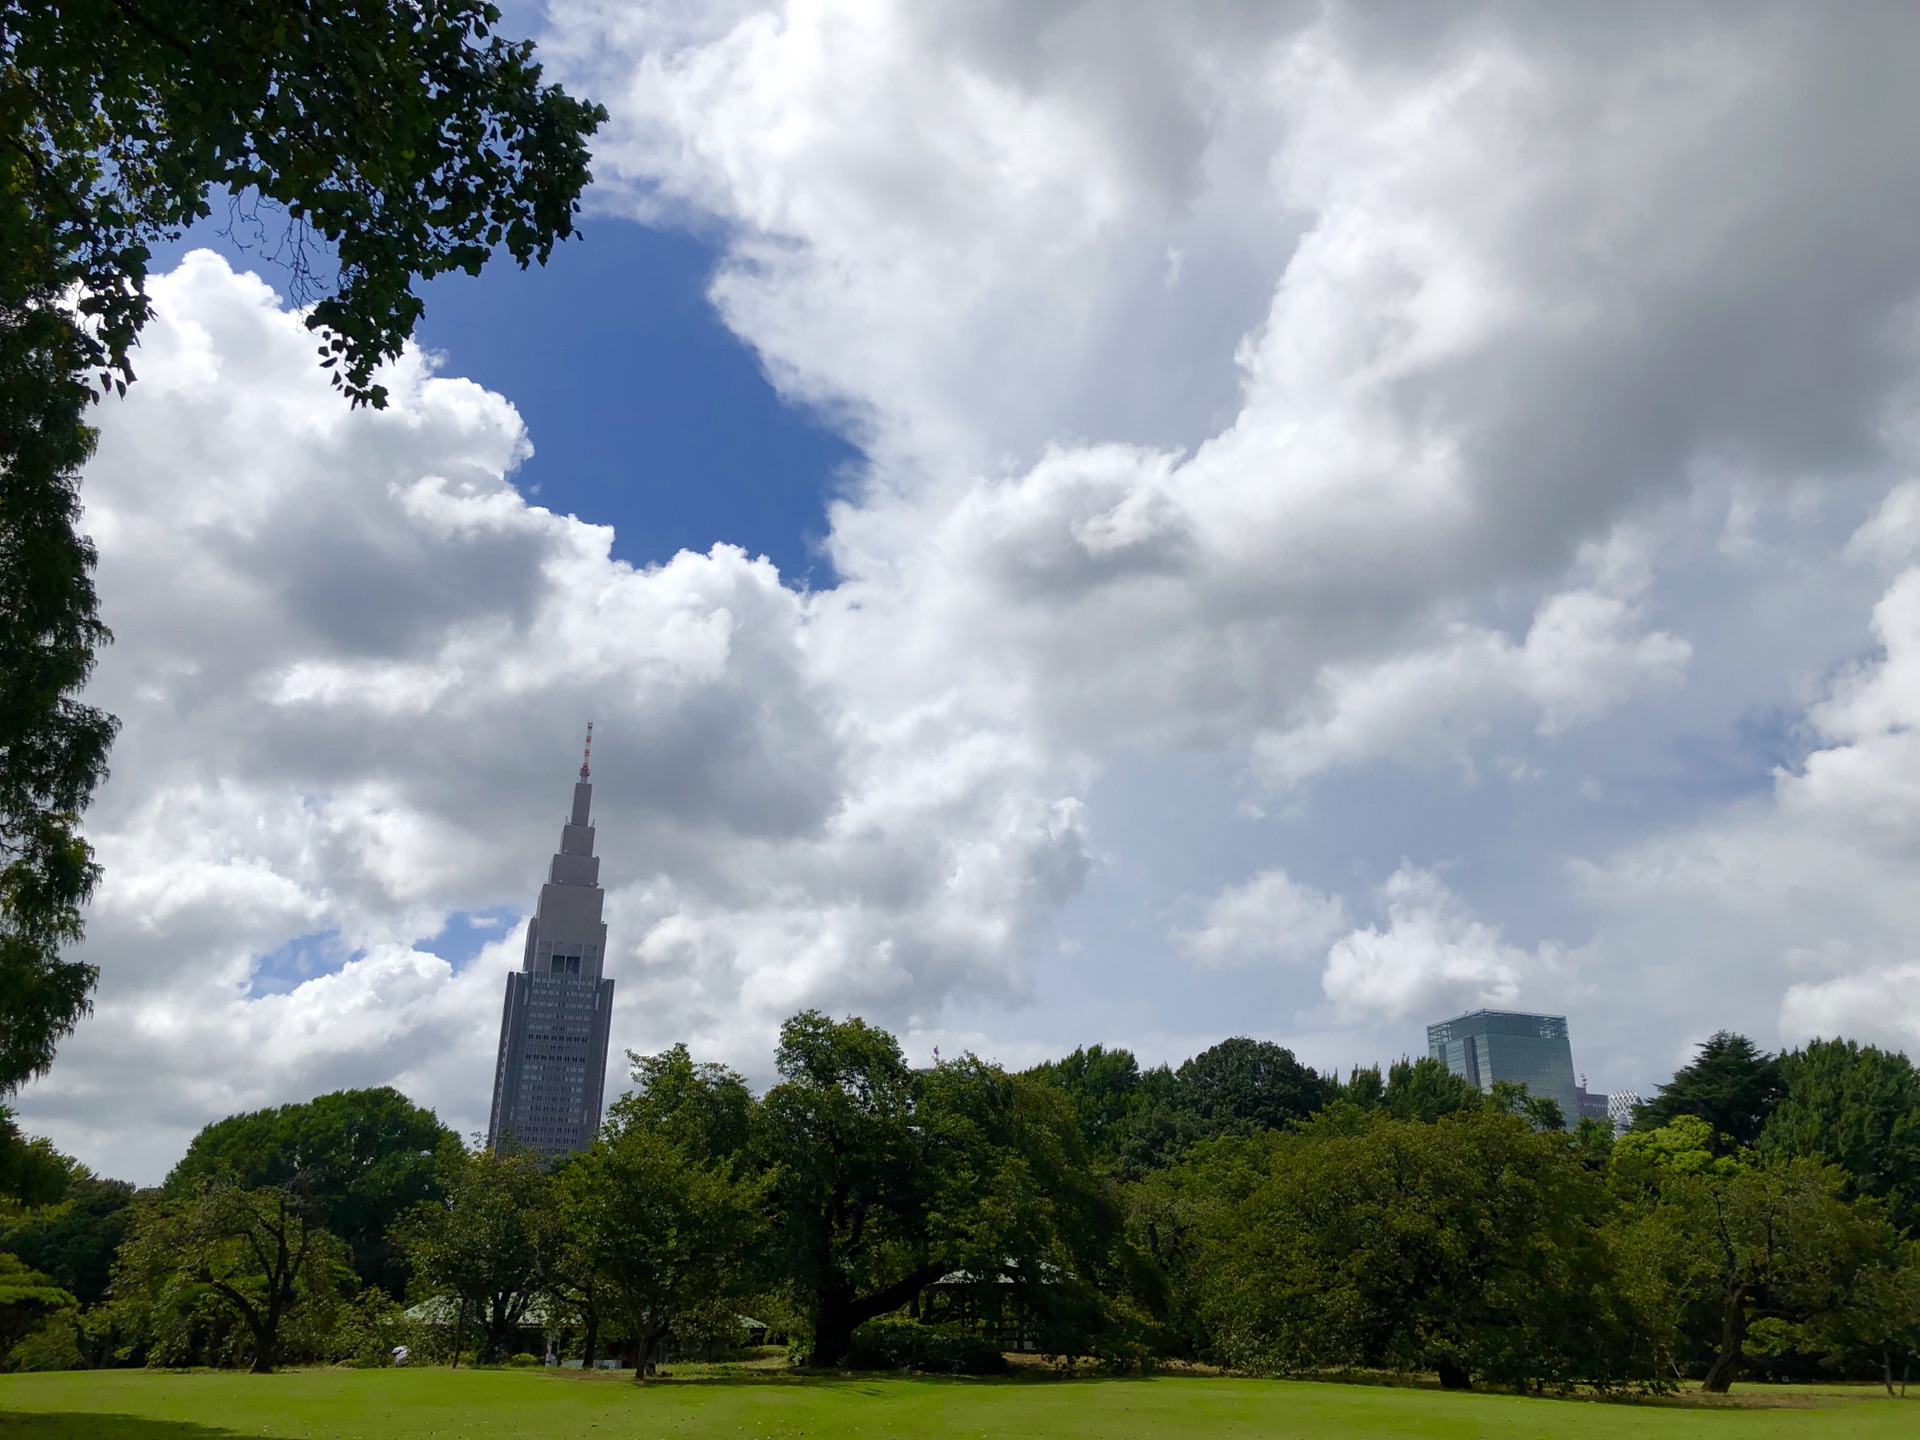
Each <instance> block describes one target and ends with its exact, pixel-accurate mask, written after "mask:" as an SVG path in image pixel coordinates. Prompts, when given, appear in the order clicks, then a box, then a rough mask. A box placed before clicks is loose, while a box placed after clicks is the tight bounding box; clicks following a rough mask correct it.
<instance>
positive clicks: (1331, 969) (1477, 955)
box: [1321, 865, 1563, 1022]
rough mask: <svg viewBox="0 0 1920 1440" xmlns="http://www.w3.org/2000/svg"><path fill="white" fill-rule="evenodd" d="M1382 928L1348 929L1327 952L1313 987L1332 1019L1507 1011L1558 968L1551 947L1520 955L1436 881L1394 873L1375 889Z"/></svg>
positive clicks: (1412, 870)
mask: <svg viewBox="0 0 1920 1440" xmlns="http://www.w3.org/2000/svg"><path fill="white" fill-rule="evenodd" d="M1380 899H1381V902H1382V903H1383V904H1384V906H1385V908H1386V912H1387V924H1386V928H1385V929H1384V930H1383V929H1380V928H1377V927H1373V926H1369V927H1367V928H1365V929H1356V930H1353V931H1352V932H1350V933H1349V934H1347V935H1344V936H1342V937H1341V938H1340V939H1339V940H1337V941H1336V942H1334V945H1333V947H1332V948H1331V949H1330V950H1329V951H1328V952H1327V963H1326V969H1325V971H1324V972H1323V974H1322V975H1321V987H1322V989H1323V990H1324V991H1325V992H1326V997H1327V999H1328V1001H1329V1002H1331V1004H1332V1006H1333V1008H1334V1011H1335V1014H1336V1016H1337V1017H1338V1018H1340V1019H1342V1020H1346V1021H1349V1022H1352V1021H1355V1020H1372V1021H1375V1022H1378V1021H1380V1020H1401V1019H1406V1018H1409V1017H1425V1018H1431V1019H1440V1018H1443V1017H1444V1016H1445V1015H1450V1014H1455V1013H1458V1012H1459V1011H1461V1010H1469V1009H1474V1008H1477V1007H1481V1006H1496V1007H1506V1008H1512V1007H1514V1006H1515V1005H1516V1004H1518V1003H1519V1002H1520V1000H1521V998H1522V994H1523V992H1524V991H1526V990H1528V989H1530V988H1532V987H1534V986H1537V985H1538V984H1539V982H1540V981H1541V980H1542V979H1546V978H1550V977H1552V976H1553V974H1554V972H1555V971H1556V970H1558V969H1559V968H1560V966H1561V965H1562V963H1563V957H1562V955H1561V953H1560V951H1559V950H1558V949H1557V948H1556V947H1554V946H1551V945H1547V946H1542V947H1540V948H1539V949H1538V950H1533V951H1528V950H1522V949H1520V948H1519V947H1517V946H1514V945H1509V944H1507V943H1506V942H1505V941H1504V940H1503V939H1502V938H1501V935H1500V931H1499V929H1498V928H1497V927H1495V926H1492V925H1488V924H1486V923H1485V922H1484V921H1481V920H1478V919H1476V918H1474V916H1473V915H1472V914H1470V913H1469V912H1468V910H1467V908H1466V906H1465V905H1463V904H1462V903H1461V901H1460V898H1459V897H1458V896H1457V895H1455V894H1454V893H1453V892H1452V891H1451V890H1449V889H1448V888H1447V886H1446V885H1445V883H1444V882H1442V881H1441V879H1440V877H1439V876H1437V875H1435V874H1433V873H1432V872H1431V871H1428V870H1421V869H1418V868H1417V867H1414V866H1411V865H1402V866H1401V867H1400V868H1399V869H1398V870H1396V871H1395V872H1394V873H1393V875H1392V876H1391V877H1390V878H1389V879H1388V881H1387V883H1386V884H1385V885H1384V886H1382V887H1381V890H1380Z"/></svg>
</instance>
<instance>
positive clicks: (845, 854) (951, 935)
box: [26, 252, 1087, 1174]
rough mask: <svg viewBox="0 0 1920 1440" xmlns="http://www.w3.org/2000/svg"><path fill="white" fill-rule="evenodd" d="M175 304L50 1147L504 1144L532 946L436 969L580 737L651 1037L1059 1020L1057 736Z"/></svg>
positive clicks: (416, 374)
mask: <svg viewBox="0 0 1920 1440" xmlns="http://www.w3.org/2000/svg"><path fill="white" fill-rule="evenodd" d="M153 293H154V300H155V306H156V319H155V321H154V323H153V325H152V327H151V328H150V329H149V331H148V333H147V335H146V337H145V339H144V341H143V343H142V347H141V353H140V368H141V374H142V380H141V383H140V384H139V385H138V386H136V387H135V388H134V389H133V390H132V391H131V392H130V394H129V396H128V397H127V399H126V400H125V401H123V402H120V403H119V404H117V405H116V406H114V407H113V408H112V410H111V411H110V412H109V413H108V414H107V416H106V417H105V422H106V423H105V426H104V436H103V440H102V444H101V447H100V452H99V454H98V457H97V458H96V460H95V461H94V462H93V464H92V466H91V467H90V469H89V472H88V476H87V492H86V495H87V506H88V510H87V524H88V527H89V528H90V530H91V531H92V533H93V534H94V535H95V537H96V539H97V541H98V543H99V547H100V554H101V563H100V588H101V596H102V604H103V608H104V610H105V612H106V613H107V614H108V615H109V616H111V617H112V618H113V621H114V624H115V626H116V628H117V630H118V643H117V644H116V645H115V646H114V647H113V648H112V649H111V650H109V651H108V652H107V654H106V656H105V657H104V660H103V663H102V665H101V667H100V671H99V675H98V677H97V680H96V683H95V686H94V691H93V693H94V695H95V696H96V697H97V698H98V699H99V700H100V701H101V702H102V703H104V704H106V705H108V706H109V707H110V708H112V709H113V710H114V711H115V712H116V713H118V714H119V715H120V716H121V717H122V718H123V720H124V722H125V730H124V734H123V737H122V740H121V742H120V745H119V747H118V749H117V750H116V754H115V762H114V764H115V769H114V776H113V779H112V781H111V783H110V784H109V785H108V787H107V788H106V790H105V791H104V793H103V794H102V796H101V799H100V802H99V804H98V806H97V807H96V809H95V811H94V813H93V817H92V820H91V824H90V829H91V833H92V834H93V836H94V838H95V840H96V843H97V845H98V848H99V853H100V857H101V859H102V861H103V862H104V864H105V866H106V873H107V879H106V881H105V883H104V885H103V886H102V887H101V891H100V894H99V897H98V900H97V902H96V904H95V905H94V907H93V913H92V919H91V922H90V939H89V942H88V946H87V953H88V954H89V956H90V957H91V958H93V959H95V960H96V961H97V962H98V963H100V965H101V967H102V971H103V981H102V986H101V991H100V996H99V1003H98V1009H97V1013H96V1015H95V1017H94V1018H93V1019H92V1020H91V1021H89V1022H88V1023H87V1024H86V1025H85V1026H84V1027H83V1028H82V1030H81V1032H80V1034H79V1035H78V1036H76V1037H75V1039H74V1040H73V1041H72V1042H70V1043H69V1044H68V1046H67V1047H66V1048H65V1049H64V1050H63V1053H62V1057H61V1064H60V1066H59V1067H58V1068H57V1069H56V1071H55V1072H54V1074H53V1075H52V1076H51V1077H50V1078H49V1079H47V1080H46V1081H44V1082H41V1083H40V1084H38V1085H36V1086H35V1087H33V1088H32V1089H31V1090H30V1091H29V1092H28V1095H27V1097H26V1113H27V1114H28V1115H29V1117H30V1118H31V1119H32V1121H33V1122H34V1123H36V1124H40V1125H43V1126H45V1127H46V1128H48V1129H50V1130H51V1131H53V1133H55V1134H57V1135H60V1136H62V1137H63V1138H68V1139H70V1140H72V1141H73V1143H77V1144H79V1145H80V1146H81V1148H82V1149H83V1150H85V1149H88V1148H89V1147H96V1153H97V1152H98V1150H104V1151H106V1152H107V1153H110V1154H113V1155H115V1156H116V1157H117V1158H118V1159H119V1161H120V1163H121V1164H123V1165H125V1166H127V1167H129V1168H134V1169H137V1170H141V1171H144V1172H145V1173H148V1174H151V1173H152V1172H153V1167H154V1166H155V1165H156V1164H159V1163H161V1162H162V1161H163V1160H164V1157H165V1156H166V1155H168V1154H169V1153H174V1152H177V1150H178V1149H179V1147H180V1146H181V1145H182V1144H183V1143H184V1140H185V1137H186V1135H187V1134H188V1133H190V1131H191V1130H192V1129H193V1128H196V1127H197V1126H198V1125H199V1124H200V1123H203V1122H204V1121H205V1120H206V1119H208V1118H211V1117H213V1116H217V1115H218V1114H221V1113H225V1112H226V1111H229V1110H232V1109H236V1108H241V1107H244V1106H247V1105H252V1104H261V1103H267V1102H268V1101H270V1100H277V1099H282V1098H286V1097H288V1096H289V1095H301V1094H311V1093H313V1092H314V1091H316V1090H320V1089H325V1088H328V1087H330V1086H332V1085H337V1084H342V1083H347V1082H348V1081H353V1082H356V1083H375V1082H378V1081H393V1082H395V1083H404V1084H406V1085H407V1086H408V1088H409V1089H410V1091H411V1092H412V1093H414V1094H416V1095H417V1096H418V1097H419V1098H420V1099H421V1100H423V1101H425V1102H427V1103H431V1104H436V1105H438V1106H440V1107H441V1108H442V1111H443V1113H444V1114H445V1115H446V1116H447V1117H448V1118H449V1119H450V1120H453V1121H454V1122H455V1123H458V1124H461V1125H463V1126H465V1127H468V1128H472V1127H474V1126H477V1125H478V1124H480V1123H482V1122H483V1121H484V1114H483V1113H482V1108H481V1107H483V1106H484V1103H485V1096H486V1095H487V1093H488V1074H489V1067H490V1065H491V1062H492V1055H493V1045H494V1041H493V1035H492V1030H493V1028H494V1025H495V1024H496V1023H497V1021H496V1017H497V1013H498V1006H499V988H500V975H501V972H502V970H503V969H504V968H506V967H507V966H508V965H510V964H513V963H517V960H518V949H517V945H516V943H515V939H514V937H513V936H507V937H505V938H503V939H501V940H499V941H498V942H496V943H494V944H492V945H489V946H486V947H484V948H482V949H481V950H480V953H479V954H478V956H477V957H475V958H473V959H472V960H470V961H467V962H466V963H464V964H463V965H460V966H457V967H456V966H455V965H453V964H450V963H449V962H448V961H447V960H444V959H442V958H440V956H439V955H437V954H434V953H430V952H431V951H432V949H433V948H434V946H435V941H436V937H438V936H439V935H440V933H441V932H442V930H443V929H444V928H445V927H446V925H447V923H448V921H449V919H450V918H451V917H456V916H459V915H461V914H463V913H464V912H468V911H475V910H485V909H488V908H490V907H495V908H497V907H500V906H503V905H505V906H509V907H514V908H519V907H522V906H524V905H525V904H526V903H527V902H528V901H529V900H530V898H531V894H532V891H533V888H534V886H535V884H536V881H537V872H538V867H539V857H540V856H542V855H543V854H544V853H546V852H547V851H550V850H551V849H552V848H553V846H554V844H555V841H556V835H557V832H556V831H555V830H554V826H555V825H556V824H557V823H558V821H559V818H560V815H561V811H562V807H563V804H564V803H565V800H566V796H567V794H568V793H569V792H568V789H567V786H568V782H569V778H570V777H569V775H568V773H567V772H568V769H569V765H570V763H571V762H570V759H569V757H570V754H571V752H572V751H573V750H574V749H575V747H576V746H577V744H578V734H577V732H578V731H579V729H580V728H581V727H582V726H583V725H584V723H585V721H586V720H587V719H588V718H593V719H594V720H595V721H596V724H597V727H598V728H597V734H598V736H599V737H600V742H601V743H600V746H599V754H598V757H597V758H598V759H599V760H600V765H599V767H598V781H599V785H598V791H597V795H596V799H597V803H598V807H599V818H600V822H601V825H602V852H603V853H604V854H605V855H606V856H607V857H608V862H607V866H606V872H607V876H608V881H609V884H610V889H611V894H610V897H609V904H608V909H609V915H610V919H611V922H612V927H613V930H612V933H613V953H612V956H611V965H612V969H613V971H614V973H615V974H616V975H617V976H618V977H619V980H620V984H621V986H622V1003H621V1007H620V1009H619V1011H618V1014H619V1025H620V1033H618V1034H617V1035H616V1037H615V1039H616V1042H617V1043H626V1044H637V1045H643V1046H653V1045H659V1044H663V1043H666V1042H668V1041H670V1040H672V1039H674V1038H679V1037H691V1038H693V1039H695V1040H696V1041H697V1042H700V1043H703V1044H704V1045H706V1046H707V1047H709V1048H711V1049H717V1050H719V1051H721V1052H724V1053H729V1054H733V1055H735V1056H737V1057H738V1058H740V1059H741V1060H742V1061H743V1063H746V1062H749V1061H751V1060H753V1059H757V1058H759V1056H760V1052H761V1051H762V1050H763V1049H764V1047H765V1042H766V1039H767V1036H768V1034H769V1033H770V1029H771V1026H772V1025H773V1024H774V1023H775V1022H776V1021H777V1020H778V1019H779V1018H780V1017H781V1016H782V1015H784V1014H786V1013H789V1012H791V1011H792V1010H794V1009H797V1008H800V1007H802V1006H805V1005H809V1004H816V1003H820V1004H831V1005H833V1006H835V1007H853V1008H859V1009H863V1010H865V1011H867V1012H868V1013H871V1014H874V1015H876V1016H877V1017H880V1018H884V1019H888V1020H891V1021H893V1022H895V1023H902V1024H908V1023H913V1022H914V1021H915V1020H916V1018H917V1017H921V1016H928V1017H931V1016H936V1015H937V1014H938V1012H939V1009H940V1006H941V1004H942V1001H943V998H944V997H945V996H946V995H948V994H950V993H951V992H953V991H954V990H955V989H960V990H964V991H965V992H966V993H968V994H969V995H979V994H987V995H993V994H999V995H1003V996H1008V997H1017V996H1018V995H1019V994H1021V993H1022V992H1023V990H1024V987H1025V986H1026V985H1027V983H1028V978H1027V975H1026V972H1025V971H1024V969H1023V968H1022V966H1021V963H1020V961H1021V959H1022V957H1023V955H1024V954H1025V951H1026V949H1027V940H1028V935H1029V932H1030V931H1031V930H1032V929H1033V927H1034V926H1036V925H1039V924H1042V923H1044V921H1045V919H1046V917H1047V916H1048V914H1049V913H1050V912H1051V909H1052V908H1053V907H1054V906H1055V905H1057V903H1058V902H1059V900H1060V899H1061V898H1063V897H1064V896H1065V895H1066V894H1068V893H1070V892H1071V891H1072V890H1073V889H1074V888H1075V887H1076V885H1077V884H1078V883H1079V879H1080V876H1081V874H1082V872H1083V870H1084V867H1085V865H1086V863H1087V862H1086V858H1085V853H1084V844H1083V839H1084V836H1083V831H1084V823H1083V819H1082V815H1081V810H1080V807H1079V804H1078V802H1077V801H1076V800H1075V798H1074V797H1073V796H1072V795H1071V794H1070V793H1065V792H1056V791H1050V790H1049V788H1048V778H1047V775H1046V774H1045V767H1044V765H1043V764H1042V763H1041V760H1040V758H1039V757H1038V756H1037V755H1036V753H1035V751H1034V749H1033V747H1032V745H1031V744H1030V743H1028V742H1027V741H1025V740H1023V739H1022V737H1021V736H1019V735H1018V734H1016V733H1011V732H1004V731H995V730H992V729H990V728H985V727H983V726H981V725H979V724H977V723H973V722H972V721H971V720H970V719H969V718H968V717H967V716H966V715H964V714H962V713H956V711H955V709H954V708H953V707H951V706H942V705H940V704H938V703H935V704H930V705H926V706H921V707H918V708H909V709H900V708H888V707H887V706H886V705H884V704H882V703H860V704H855V703H854V700H855V697H856V695H857V686H858V680H859V674H860V670H861V668H863V667H861V666H858V665H856V666H854V668H853V669H852V671H851V673H848V672H844V671H840V670H837V669H836V668H835V662H834V659H833V657H834V656H835V655H841V656H848V655H853V656H857V655H858V654H859V647H858V646H849V645H844V644H842V645H839V646H836V645H835V644H834V643H833V641H832V639H831V636H830V635H829V634H827V633H826V632H828V631H830V630H831V628H832V626H833V624H834V623H837V621H836V614H835V613H831V612H829V613H823V612H822V611H821V608H820V607H819V606H818V605H817V604H816V603H815V602H814V601H812V600H810V599H809V598H808V597H806V596H803V595H801V594H798V593H796V592H794V591H792V590H789V589H786V588H784V587H783V586H782V585H781V583H780V580H779V577H778V575H777V574H776V573H775V572H774V570H773V568H772V567H771V566H770V565H769V564H768V563H766V562H765V561H763V560H762V561H754V560H749V559H748V558H747V557H746V556H745V555H744V554H743V553H742V552H740V551H739V550H737V549H733V548H730V547H728V546H725V545H720V546H716V547H715V548H714V549H713V550H712V551H711V552H710V553H708V554H705V555H697V554H692V553H682V554H680V555H679V556H677V557H675V558H674V559H673V560H672V561H671V562H670V563H668V564H665V565H661V566H657V567H653V568H651V569H646V570H635V569H633V568H631V567H630V566H627V565H625V564H623V563H619V562H615V561H612V560H610V559H609V557H608V546H609V542H610V539H611V535H610V532H608V531H606V530H605V529H602V528H597V527H594V526H591V525H586V524H583V523H581V522H580V521H578V520H575V519H573V518H571V517H566V516H559V515H554V514H552V513H550V512H548V511H545V510H543V509H540V508H539V507H537V506H534V505H531V504H529V503H528V502H527V501H526V500H525V499H524V498H523V497H522V496H521V495H520V494H519V493H518V492H516V491H515V490H514V489H513V487H512V486H511V484H510V483H509V481H508V479H507V476H508V474H509V472H510V470H511V468H512V466H513V465H514V464H515V463H516V462H517V461H518V459H519V458H521V457H522V456H524V455H525V454H526V453H527V440H526V437H525V435H524V433H523V430H522V427H521V425H520V422H519V418H518V416H517V415H516V414H515V413H514V411H513V409H512V407H511V406H510V405H509V404H507V402H506V401H504V400H503V399H501V398H500V397H499V396H496V395H492V394H489V393H487V392H485V391H483V390H481V389H480V388H479V387H478V386H475V385H473V384H471V383H469V382H466V381H462V380H457V379H448V378H442V377H440V376H438V375H436V374H435V373H434V372H433V368H432V367H431V366H430V365H429V364H428V363H426V361H425V360H424V359H423V358H422V357H421V356H420V355H418V354H417V353H412V352H410V353H409V354H408V356H407V357H406V358H405V359H404V360H403V361H402V362H401V363H400V364H399V365H398V366H397V367H395V370H394V373H393V374H392V375H391V376H390V377H389V379H388V382H387V383H388V385H389V388H390V390H391V391H392V395H393V403H392V405H391V406H390V408H389V409H388V410H386V411H385V412H377V413H376V412H368V411H351V410H349V409H347V408H346V407H345V405H344V404H342V403H341V402H340V401H339V399H338V397H337V396H334V395H333V394H331V393H330V391H329V389H328V387H327V385H326V381H325V378H324V376H323V375H322V374H321V373H320V372H319V371H318V370H317V369H316V368H315V367H314V365H313V363H312V355H311V341H310V338H309V337H308V335H307V333H306V331H305V330H304V328H303V327H302V325H301V324H300V321H299V319H298V317H297V316H295V315H293V314H290V313H288V312H286V311H284V310H282V309H281V307H280V306H279V304H278V302H277V301H276V299H275V297H274V295H273V293H272V292H271V291H270V290H269V289H268V288H267V287H266V286H265V285H263V284H261V283H260V282H259V281H257V280H254V279H252V278H251V277H246V276H238V275H235V274H234V273H233V272H232V271H230V270H229V269H228V267H227V266H226V264H225V263H224V262H222V261H221V260H219V259H218V258H216V257H214V256H213V255H211V254H209V253H206V252H200V253H197V254H195V255H192V256H190V257H189V258H188V259H187V260H186V261H185V262H184V263H183V264H182V266H181V267H180V268H179V269H178V270H177V271H175V272H174V273H173V274H171V275H169V276H166V277H163V278H160V279H158V280H156V281H155V282H154V286H153ZM816 642H817V643H818V647H819V649H820V650H821V651H822V652H823V654H825V655H826V657H827V658H826V659H824V660H823V659H822V658H820V656H817V655H815V654H814V653H813V650H814V647H815V645H816ZM849 663H851V662H849ZM441 948H444V947H441ZM303 957H304V958H303ZM316 957H317V958H316ZM307 972H311V973H307ZM109 1096H111V1097H112V1098H111V1101H110V1102H109V1100H108V1099H107V1097H109Z"/></svg>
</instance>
